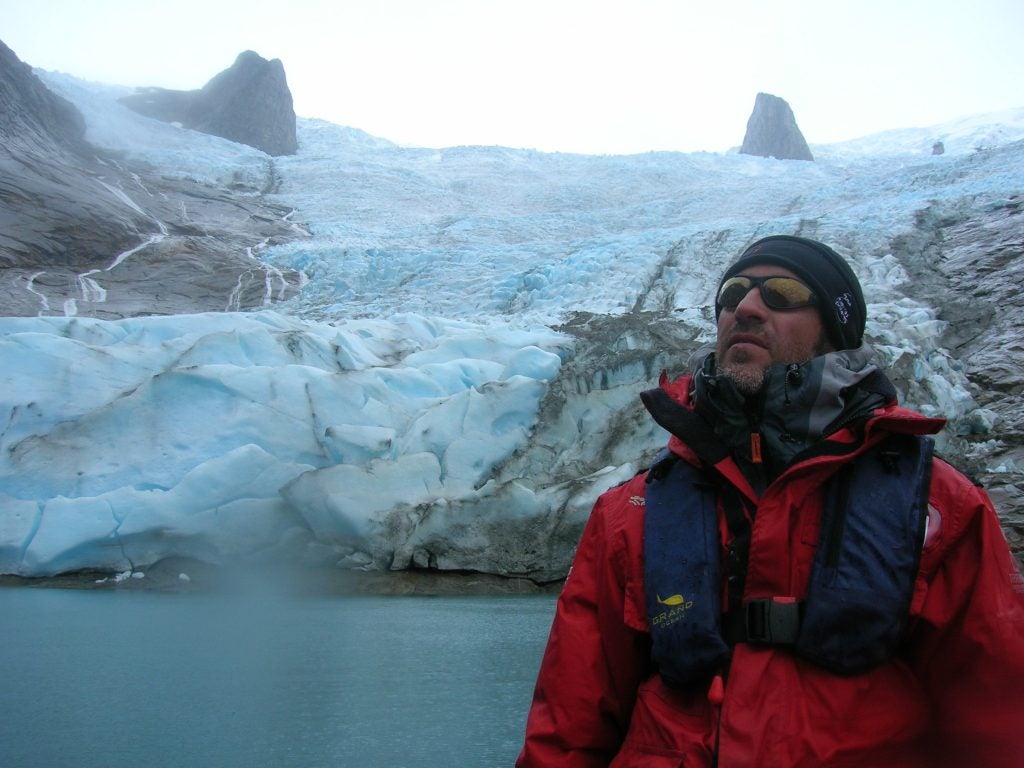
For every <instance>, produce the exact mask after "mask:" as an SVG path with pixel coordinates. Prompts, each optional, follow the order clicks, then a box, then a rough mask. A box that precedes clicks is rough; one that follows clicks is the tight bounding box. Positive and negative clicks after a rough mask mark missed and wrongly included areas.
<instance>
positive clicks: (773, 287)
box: [718, 275, 817, 311]
mask: <svg viewBox="0 0 1024 768" xmlns="http://www.w3.org/2000/svg"><path fill="white" fill-rule="evenodd" d="M754 286H757V289H758V291H760V293H761V300H762V301H763V302H764V303H765V306H767V307H770V308H771V309H800V308H801V307H810V306H813V305H814V304H815V303H816V302H817V299H816V298H815V296H814V292H813V291H812V290H811V289H810V288H808V287H807V286H806V285H804V284H803V283H801V282H800V281H799V280H797V279H796V278H795V277H751V276H749V275H737V276H736V277H730V278H729V279H728V280H726V281H725V282H724V283H722V288H721V289H720V290H719V291H718V306H719V307H720V308H722V309H728V310H730V311H731V310H734V309H736V307H738V306H739V303H740V302H741V301H743V298H744V297H745V296H746V295H747V294H748V293H750V290H751V289H752V288H753V287H754Z"/></svg>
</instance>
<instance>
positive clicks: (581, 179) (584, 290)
mask: <svg viewBox="0 0 1024 768" xmlns="http://www.w3.org/2000/svg"><path fill="white" fill-rule="evenodd" d="M39 74H40V76H41V77H42V78H43V79H44V81H45V82H47V84H48V85H49V87H50V88H51V89H53V90H54V91H56V92H58V93H60V94H61V95H63V96H65V97H66V98H68V99H70V100H71V101H72V102H73V103H75V104H76V106H78V107H79V109H80V110H81V111H82V113H83V114H84V115H85V117H86V121H87V125H88V134H87V137H88V139H89V140H90V141H91V142H93V143H94V144H95V145H97V146H100V147H104V148H106V149H110V150H114V151H117V152H120V153H123V154H124V155H126V156H129V157H132V158H134V159H137V160H140V161H143V162H145V163H147V164H149V165H150V166H152V167H154V168H156V169H158V171H159V172H160V173H162V174H165V175H167V176H168V177H176V178H184V179H193V180H195V181H197V182H201V183H205V184H213V185H226V184H229V183H232V182H233V181H237V180H238V179H239V178H246V177H251V178H253V179H259V178H262V177H264V176H265V175H266V174H267V173H268V166H269V167H270V168H271V172H272V174H273V175H274V177H275V179H276V180H277V183H276V184H275V185H274V188H273V191H272V192H270V193H269V194H268V197H269V198H270V199H271V200H272V201H273V202H274V203H276V204H278V205H280V206H283V207H284V208H287V209H290V210H291V213H289V214H288V219H289V221H290V222H292V223H294V225H295V227H296V237H295V238H294V239H292V240H291V241H290V242H287V243H284V244H280V245H275V246H272V247H267V248H265V249H261V250H260V252H259V254H258V256H259V258H260V259H261V260H262V261H263V263H264V264H265V265H266V275H267V280H268V286H267V299H266V301H265V306H264V307H263V308H262V309H259V310H257V311H251V312H234V311H225V312H217V313H202V314H189V313H185V314H177V315H163V316H155V315H154V316H132V317H123V318H121V319H100V318H98V317H91V316H89V315H88V314H87V313H85V312H83V311H82V308H84V307H86V306H88V305H90V304H92V305H95V304H97V303H102V300H103V293H102V291H103V280H104V279H105V275H104V273H102V272H100V273H96V274H88V275H82V276H81V280H80V284H81V288H80V290H81V291H82V292H83V295H82V297H81V299H82V300H81V301H78V302H73V301H72V302H66V303H65V305H64V306H60V307H58V306H50V305H49V304H47V303H46V302H45V301H40V302H39V305H38V312H37V313H36V315H35V316H30V317H2V318H0V448H2V451H0V574H11V575H15V576H19V577H48V576H54V575H57V574H66V573H73V572H89V573H94V572H95V573H97V574H103V573H107V574H122V575H123V574H131V575H134V576H135V577H136V578H135V580H136V581H140V580H141V581H145V579H144V574H145V573H146V571H147V569H149V568H152V567H154V566H155V565H157V564H159V563H161V562H163V561H168V560H172V559H175V560H178V559H180V560H185V561H194V562H197V563H206V564H214V565H220V566H230V565H234V564H247V565H253V564H256V565H258V566H261V567H262V566H266V567H271V566H277V565H287V566H289V567H299V568H332V569H342V570H346V571H405V570H424V571H436V572H448V571H451V572H475V573H485V574H495V575H498V576H503V577H521V578H526V579H531V580H533V581H535V582H538V583H545V582H555V581H557V580H559V579H561V578H562V577H564V575H565V573H566V571H567V569H568V567H569V564H570V562H571V557H572V552H573V547H574V546H575V542H576V539H577V538H578V536H579V533H580V530H581V528H582V525H583V523H584V521H585V520H586V517H587V515H588V513H589V510H590V507H591V505H592V504H593V502H594V500H595V499H596V498H597V496H598V495H599V494H600V493H601V492H603V491H604V490H605V489H607V488H609V487H610V486H612V485H614V484H616V483H619V482H622V481H623V480H625V479H627V478H629V477H630V476H632V474H634V473H635V472H636V471H638V470H639V469H641V468H642V467H643V466H644V465H645V463H646V462H647V461H649V460H650V458H651V456H652V455H653V453H654V452H655V451H656V449H657V448H658V447H659V446H660V444H661V443H663V441H664V439H665V435H664V433H663V432H662V431H661V430H660V428H658V427H657V426H656V425H654V424H653V423H651V422H650V421H649V420H648V419H645V418H644V415H643V413H642V410H641V408H640V405H639V402H638V399H637V394H638V392H639V391H640V390H642V389H645V388H648V387H650V386H653V384H654V383H655V382H656V381H657V378H658V375H659V373H660V371H661V370H663V369H666V370H668V371H670V372H671V373H673V374H678V373H681V372H683V370H684V369H685V367H686V365H687V362H688V359H689V358H690V356H691V355H692V354H694V353H695V352H696V351H697V350H699V349H701V348H702V347H703V346H704V345H706V344H708V343H709V342H710V341H711V340H712V339H713V337H714V318H713V299H712V294H713V291H714V288H715V284H716V281H717V277H718V275H719V274H720V273H721V271H722V270H723V269H724V268H725V266H726V265H727V264H728V263H729V262H730V261H731V259H732V258H734V257H735V255H736V254H738V253H739V252H740V251H741V250H742V248H743V247H744V246H745V245H746V244H747V243H749V242H750V241H751V240H753V239H756V238H757V237H760V236H763V235H766V234H769V233H773V232H800V233H802V234H805V235H808V236H812V237H816V238H818V239H821V240H824V241H825V242H828V243H830V244H832V245H834V246H835V247H837V248H838V249H839V250H840V251H842V252H843V253H845V254H848V255H849V256H850V257H851V261H852V262H853V264H854V266H855V268H856V271H857V272H858V274H859V276H860V278H861V280H862V282H863V284H864V288H865V294H866V296H867V298H868V303H869V311H868V315H869V319H868V329H867V338H868V340H869V341H870V342H871V343H872V344H873V345H874V347H875V348H876V351H877V353H878V356H879V358H880V359H881V361H882V362H883V363H884V364H885V365H887V366H889V367H890V368H891V369H892V371H893V372H894V379H895V382H896V384H897V388H898V390H899V392H900V397H901V400H902V401H903V402H904V403H905V404H908V405H910V406H912V407H917V408H919V409H921V410H923V411H925V412H926V413H929V414H936V415H941V416H944V417H946V418H948V419H949V420H950V424H949V426H948V427H947V429H946V430H945V432H944V433H943V435H942V436H941V437H940V441H939V449H940V450H943V451H945V452H946V453H948V454H955V455H958V456H961V457H965V458H967V459H969V460H970V461H972V462H973V463H974V465H975V466H976V467H977V468H978V469H979V470H980V471H981V472H982V473H983V474H984V476H985V479H986V481H993V482H996V481H998V483H999V484H1000V487H1002V488H1004V489H1007V490H1005V492H1003V493H1001V494H996V495H995V498H996V499H997V502H1003V503H1005V504H1006V505H1008V506H1010V507H1011V509H1010V510H1009V511H1010V513H1011V517H1010V518H1009V519H1008V522H1007V518H1004V522H1007V527H1008V530H1009V531H1010V533H1011V534H1012V533H1013V532H1014V531H1019V530H1020V529H1021V526H1020V522H1019V518H1017V517H1014V515H1017V514H1018V513H1019V511H1020V510H1019V509H1018V507H1017V506H1014V505H1015V504H1016V503H1017V502H1016V501H1015V499H1016V496H1015V493H1016V488H1017V487H1018V486H1021V485H1022V483H1021V481H1022V478H1021V471H1022V469H1021V467H1018V464H1017V462H1018V461H1024V457H1022V456H1021V455H1020V450H1019V449H1020V446H1019V444H1018V443H1015V442H1014V441H1013V440H1010V441H1008V440H1007V438H1006V435H1005V434H1004V432H1005V430H1003V431H1001V430H1002V429H1003V428H1004V427H1005V426H1006V425H1007V424H1008V423H1010V424H1011V426H1012V427H1013V429H1011V430H1010V432H1014V430H1016V428H1017V427H1016V424H1017V422H1016V421H1014V419H1017V420H1018V421H1019V417H1017V416H1015V414H1016V413H1017V412H1018V411H1019V408H1018V407H1017V406H1016V405H1015V400H1014V398H1015V396H1016V395H1015V390H1013V389H1012V387H1011V388H1010V389H1009V390H1008V391H1006V392H1003V394H1002V395H1000V396H999V397H996V398H995V399H993V397H992V396H991V392H989V393H988V395H986V393H985V392H984V391H982V390H980V389H979V385H978V383H977V379H976V378H975V379H972V376H971V373H972V371H971V368H970V365H969V361H968V362H965V359H966V358H965V356H964V354H962V353H961V351H960V350H958V349H956V348H954V346H953V345H952V344H951V343H950V338H951V336H950V334H951V332H953V331H956V328H952V329H951V328H950V325H951V322H952V321H951V320H950V317H951V314H950V311H949V309H950V306H949V305H948V304H942V303H941V302H944V301H951V299H949V298H948V297H946V296H944V291H943V290H942V289H941V286H938V287H937V286H936V284H934V280H931V278H929V275H932V274H933V273H935V272H937V270H938V269H939V266H938V265H937V264H935V263H931V262H929V260H928V259H929V254H930V253H933V250H934V249H933V250H929V247H931V246H929V247H925V245H927V244H925V245H921V243H920V242H919V241H920V236H921V232H922V220H923V219H927V220H929V221H930V220H936V221H937V222H938V223H935V224H934V225H933V227H932V229H931V230H929V231H930V232H932V233H933V234H935V233H938V234H939V235H941V234H943V233H946V234H949V233H955V227H956V226H960V225H962V223H963V222H972V221H973V222H981V223H982V224H981V225H978V226H982V225H985V223H986V222H996V221H1001V220H1002V219H1000V217H1003V218H1005V217H1006V216H1008V215H1009V213H1008V212H1010V213H1012V212H1014V211H1015V210H1016V209H1017V208H1019V205H1020V196H1021V192H1022V189H1021V179H1024V110H1014V111H1010V112H1005V113H1000V114H997V115H985V116H978V117H974V118H965V119H964V120H961V121H958V122H955V123H950V124H947V125H943V126H933V127H929V128H922V129H912V130H903V131H892V132H888V133H886V134H880V135H878V136H872V137H865V138H864V139H861V140H857V141H853V142H847V143H844V144H838V145H828V146H817V145H812V150H813V152H814V155H815V157H816V158H817V160H816V161H815V162H813V163H808V162H800V161H778V160H774V159H770V158H756V157H750V156H743V155H739V154H737V153H725V154H713V153H692V154H680V153H668V152H652V153H648V154H641V155H630V156H587V155H575V154H565V153H542V152H538V151H533V150H526V149H512V148H507V147H450V148H424V147H407V146H398V145H396V144H393V143H391V142H388V141H386V140H384V139H380V138H377V137H372V136H369V135H367V134H365V133H363V132H361V131H358V130H356V129H354V128H348V127H344V126H338V125H334V124H330V123H326V122H323V121H319V120H311V119H300V120H299V123H298V135H299V152H298V153H297V154H296V155H294V156H291V157H283V158H274V159H272V160H270V159H268V157H267V156H266V155H264V154H263V153H261V152H259V151H257V150H253V149H251V148H248V147H244V146H241V145H236V144H232V143H231V142H228V141H225V140H221V139H217V138H215V137H211V136H207V135H203V134H199V133H195V132H192V131H188V130H185V129H182V128H177V127H175V126H170V125H166V124H163V123H158V122H156V121H153V120H149V119H147V118H144V117H142V116H140V115H137V114H135V113H132V112H130V111H129V110H127V109H126V108H124V107H122V106H121V105H119V104H118V103H117V101H116V97H117V96H118V95H119V94H120V93H122V89H118V88H115V87H111V86H104V85H99V84H93V83H84V82H82V81H79V80H76V79H75V78H73V77H70V76H68V75H62V74H58V73H47V72H40V73H39ZM939 140H941V141H942V142H943V144H944V146H945V150H946V151H945V153H944V154H942V155H932V154H931V150H932V146H933V144H934V143H935V142H936V141H939ZM253 186H255V187H258V186H259V183H256V182H254V183H253ZM121 194H123V195H124V196H126V198H128V199H130V200H133V201H136V200H138V201H140V202H139V205H140V206H144V202H141V201H142V199H143V194H142V190H141V189H131V188H125V189H122V190H121ZM161 226H162V224H161ZM992 226H993V227H995V224H993V225H992ZM1013 226H1017V225H1016V224H1015V223H1014V224H1013ZM915 236H917V237H918V239H917V240H915V239H914V238H915ZM972 237H973V236H972ZM1015 237H1016V242H1017V243H1018V251H1019V234H1017V235H1015ZM901 238H902V239H901ZM965 238H967V236H966V235H965ZM949 239H950V241H953V240H955V237H953V235H952V234H949ZM967 239H971V238H967ZM140 246H144V244H143V243H140ZM919 246H920V247H919ZM992 250H993V252H994V251H995V250H997V249H995V248H993V249H992ZM1017 255H1019V253H1018V254H1017ZM120 256H121V257H122V258H123V259H131V253H130V252H129V253H126V254H122V255H120ZM118 257H119V254H111V269H114V268H115V267H116V264H117V259H118ZM964 258H965V260H966V261H968V262H971V261H972V259H971V258H969V257H964ZM974 261H977V259H974ZM276 270H294V271H297V272H299V273H301V274H302V286H301V290H300V291H299V293H298V295H296V296H294V297H291V298H281V297H275V296H274V290H273V286H272V285H271V283H270V281H271V280H272V276H273V275H274V274H275V271H276ZM998 278H999V280H1000V281H1002V284H1003V285H1004V286H1005V285H1007V284H1008V285H1014V284H1018V282H1019V281H1018V280H1017V278H1016V277H1015V273H1014V272H1013V271H1012V270H1011V271H1010V272H1009V273H1006V274H999V275H998ZM978 280H979V282H978V284H965V285H964V286H963V289H964V292H965V295H966V301H967V302H968V303H971V302H972V301H973V302H974V303H977V302H979V301H981V300H982V299H980V298H976V299H971V298H970V295H971V294H972V291H973V292H974V295H975V296H978V295H979V292H981V295H982V296H983V294H984V292H985V291H989V290H991V285H987V284H985V283H984V282H983V281H981V276H980V275H979V276H978ZM31 288H32V286H31V283H29V284H28V285H27V287H26V290H31ZM925 288H928V289H929V290H925ZM85 292H88V295H86V294H85ZM945 293H948V291H947V292H945ZM226 309H230V306H229V307H226ZM964 316H965V317H966V315H964ZM1015 318H1019V315H1012V316H1009V315H1008V316H1001V317H996V318H994V319H993V318H988V317H986V318H982V319H978V320H977V321H976V322H977V323H978V324H979V328H980V327H981V326H982V325H984V327H986V328H995V330H996V332H997V335H996V337H995V338H994V339H993V340H991V344H990V346H991V347H992V348H993V349H996V350H1000V349H1001V350H1002V351H1003V352H1002V355H1003V357H1002V359H1003V361H1004V362H1005V361H1006V360H1007V359H1010V360H1011V361H1013V360H1016V361H1018V362H1019V361H1020V360H1021V357H1022V356H1021V354H1020V352H1021V350H1020V348H1019V343H1016V342H1015V341H1014V326H1015V323H1016V320H1015ZM983 321H984V322H983ZM964 322H967V321H966V320H965V321H964ZM953 325H956V323H955V322H953ZM979 333H980V331H979ZM975 336H977V334H974V336H972V338H974V337H975ZM1014 344H1016V346H1014ZM979 354H980V353H979ZM986 366H987V367H986V370H991V369H993V368H995V367H997V364H996V363H993V362H991V361H990V362H988V363H986ZM1007 376H1008V377H1009V378H1010V379H1011V380H1013V379H1014V377H1018V378H1019V369H1018V368H1014V367H1013V366H1010V372H1009V373H1008V374H1007ZM992 389H993V391H994V390H1002V389H1005V388H1003V387H993V388H992Z"/></svg>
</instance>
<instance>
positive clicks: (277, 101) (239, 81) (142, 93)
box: [121, 51, 298, 156]
mask: <svg viewBox="0 0 1024 768" xmlns="http://www.w3.org/2000/svg"><path fill="white" fill-rule="evenodd" d="M121 101H122V102H123V103H124V104H125V105H126V106H128V107H130V108H131V109H134V110H135V111H136V112H140V113H141V114H144V115H146V116H147V117H153V118H156V119H157V120H163V121H164V122H169V123H181V124H182V125H183V126H185V127H186V128H192V129H193V130H196V131H201V132H203V133H209V134H212V135H214V136H220V137H222V138H225V139H229V140H231V141H237V142H238V143H240V144H247V145H249V146H251V147H255V148H256V149H259V150H262V151H264V152H266V153H267V154H268V155H274V156H277V155H293V154H295V152H296V151H297V150H298V141H297V140H296V136H295V110H294V108H293V106H292V94H291V91H290V90H289V89H288V82H287V79H286V77H285V72H284V65H283V64H282V63H281V60H280V59H273V60H271V61H268V60H266V59H264V58H263V57H262V56H260V55H259V54H258V53H255V52H254V51H244V52H242V53H241V54H239V56H238V58H237V59H235V63H234V64H232V65H231V67H229V68H228V69H226V70H224V71H223V72H221V73H220V74H218V75H216V76H215V77H214V78H213V79H212V80H210V81H209V82H208V83H207V84H206V85H204V86H203V87H202V88H201V89H200V90H196V91H175V90H168V89H164V88H140V89H138V90H137V91H136V93H134V94H132V95H130V96H126V97H124V98H123V99H121Z"/></svg>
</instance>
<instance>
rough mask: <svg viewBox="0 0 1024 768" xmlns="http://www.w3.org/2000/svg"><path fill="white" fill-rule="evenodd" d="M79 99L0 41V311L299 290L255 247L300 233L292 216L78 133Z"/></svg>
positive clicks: (210, 299)
mask: <svg viewBox="0 0 1024 768" xmlns="http://www.w3.org/2000/svg"><path fill="white" fill-rule="evenodd" d="M85 133H86V125H85V121H84V119H83V117H82V115H81V113H80V112H79V111H78V109H77V108H76V107H75V106H74V105H72V104H71V103H70V102H68V101H66V100H65V99H63V98H61V97H59V96H57V95H56V94H54V93H53V92H52V91H50V90H49V89H48V88H47V87H46V85H45V84H44V83H43V82H42V80H40V79H39V78H38V77H37V76H36V75H35V73H33V71H32V69H31V67H29V66H28V65H27V64H25V63H23V62H22V61H20V60H19V59H18V57H17V56H16V55H15V54H14V52H13V51H11V50H10V48H8V47H7V46H6V45H4V44H3V43H2V42H0V314H2V315H8V316H18V315H36V314H46V315H49V314H78V315H83V316H93V317H102V318H107V319H114V318H119V317H127V316H132V315H146V314H177V313H183V312H207V311H224V310H228V309H231V310H239V309H249V308H255V307H262V306H264V305H268V304H272V303H273V302H276V301H279V300H282V299H285V298H289V297H291V296H292V295H294V294H295V292H296V291H297V284H298V282H299V281H298V275H297V274H295V273H292V272H287V273H282V272H278V271H276V270H274V269H272V268H269V267H267V266H266V265H264V264H263V263H262V262H261V261H260V260H259V259H258V258H256V257H255V256H254V253H255V252H256V251H258V249H259V248H261V247H266V246H269V245H273V244H275V243H280V242H284V241H287V240H290V239H294V238H296V237H300V236H302V232H301V231H300V230H299V229H298V228H297V227H296V226H295V225H293V224H291V223H289V222H288V221H287V220H286V218H285V217H286V216H287V215H288V213H289V212H290V211H289V209H286V208H283V207H281V206H279V205H275V204H272V203H270V202H269V201H267V200H266V199H264V198H263V196H262V195H261V194H260V193H261V192H262V191H264V190H265V189H269V188H270V187H272V186H273V182H274V180H275V179H276V173H275V169H274V166H273V161H272V160H268V162H267V168H266V173H265V174H264V178H262V179H259V178H254V179H251V180H249V181H248V183H246V184H241V185H240V186H239V188H237V189H236V188H234V187H233V188H231V189H228V188H226V187H223V186H218V185H215V184H204V183H198V182H195V181H192V180H185V179H181V178H170V177H167V176H161V175H158V174H156V173H154V172H153V170H152V169H150V168H148V167H146V166H143V165H141V164H139V163H132V162H131V161H129V160H126V159H124V158H123V157H115V156H113V155H112V154H110V153H106V152H104V151H102V150H100V149H98V148H96V147H94V146H92V145H90V144H89V143H88V142H87V141H86V139H85Z"/></svg>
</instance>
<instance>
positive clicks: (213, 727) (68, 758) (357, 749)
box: [0, 587, 555, 768]
mask: <svg viewBox="0 0 1024 768" xmlns="http://www.w3.org/2000/svg"><path fill="white" fill-rule="evenodd" d="M554 607H555V598H554V597H553V596H551V595H543V596H528V597H527V596H499V597H339V596H305V597H286V596H282V595H276V596H266V595H257V594H251V593H249V594H243V595H222V594H216V595H213V594H164V593H158V592H144V591H117V590H112V591H106V590H104V591H97V590H65V589H39V588H27V587H8V588H2V589H0V617H2V618H0V626H2V629H0V766H3V768H62V767H63V766H67V767H68V768H122V767H123V768H140V767H142V766H144V767H145V768H162V767H165V766H182V768H201V767H205V766H208V767H209V768H233V767H234V766H238V767H239V768H241V767H242V766H244V767H245V768H271V767H274V768H276V767H277V766H281V767H287V768H292V767H294V768H306V767H307V766H308V767H310V768H312V767H314V766H332V768H378V767H379V768H492V767H495V766H511V765H512V764H513V762H514V761H515V757H516V755H517V754H518V751H519V748H520V746H521V740H522V735H523V726H524V724H525V720H526V711H527V708H528V706H529V702H530V697H531V695H532V691H533V683H534V679H535V677H536V674H537V668H538V665H539V663H540V657H541V654H542V653H543V648H544V643H545V641H546V638H547V633H548V629H549V627H550V623H551V618H552V615H553V613H554Z"/></svg>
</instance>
